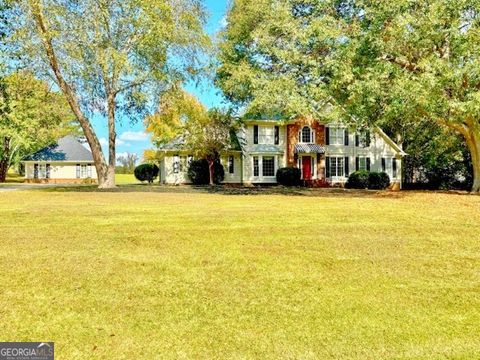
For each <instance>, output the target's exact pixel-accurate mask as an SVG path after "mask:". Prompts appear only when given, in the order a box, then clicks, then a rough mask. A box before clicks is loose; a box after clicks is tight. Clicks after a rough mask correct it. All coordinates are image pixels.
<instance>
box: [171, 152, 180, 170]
mask: <svg viewBox="0 0 480 360" xmlns="http://www.w3.org/2000/svg"><path fill="white" fill-rule="evenodd" d="M179 172H180V156H179V155H174V156H173V173H174V174H178V173H179Z"/></svg>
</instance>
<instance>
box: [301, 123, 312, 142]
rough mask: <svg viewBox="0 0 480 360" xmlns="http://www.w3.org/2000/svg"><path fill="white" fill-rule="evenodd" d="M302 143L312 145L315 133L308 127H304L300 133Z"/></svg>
mask: <svg viewBox="0 0 480 360" xmlns="http://www.w3.org/2000/svg"><path fill="white" fill-rule="evenodd" d="M300 142H301V143H305V144H311V143H313V142H314V140H313V131H312V129H310V127H308V126H304V127H303V129H302V130H301V131H300Z"/></svg>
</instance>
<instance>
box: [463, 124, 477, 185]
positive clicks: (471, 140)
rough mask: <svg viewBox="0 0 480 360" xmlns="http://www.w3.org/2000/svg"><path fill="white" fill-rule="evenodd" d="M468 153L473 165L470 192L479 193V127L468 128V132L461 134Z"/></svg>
mask: <svg viewBox="0 0 480 360" xmlns="http://www.w3.org/2000/svg"><path fill="white" fill-rule="evenodd" d="M463 135H464V137H465V139H466V141H467V146H468V149H469V150H470V154H471V156H472V165H473V185H472V193H476V194H478V193H480V129H473V130H470V131H469V133H468V134H463Z"/></svg>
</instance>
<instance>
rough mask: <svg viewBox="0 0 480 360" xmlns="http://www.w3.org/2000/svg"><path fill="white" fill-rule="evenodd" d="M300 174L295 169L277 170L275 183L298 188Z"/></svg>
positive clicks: (298, 170)
mask: <svg viewBox="0 0 480 360" xmlns="http://www.w3.org/2000/svg"><path fill="white" fill-rule="evenodd" d="M301 177H302V172H301V171H300V169H298V168H296V167H285V168H280V169H278V170H277V182H278V183H279V184H280V185H283V186H300V184H301Z"/></svg>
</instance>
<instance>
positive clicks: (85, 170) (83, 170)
mask: <svg viewBox="0 0 480 360" xmlns="http://www.w3.org/2000/svg"><path fill="white" fill-rule="evenodd" d="M80 174H81V175H80V176H81V178H82V179H85V178H86V177H87V174H88V172H87V165H82V167H81V173H80Z"/></svg>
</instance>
